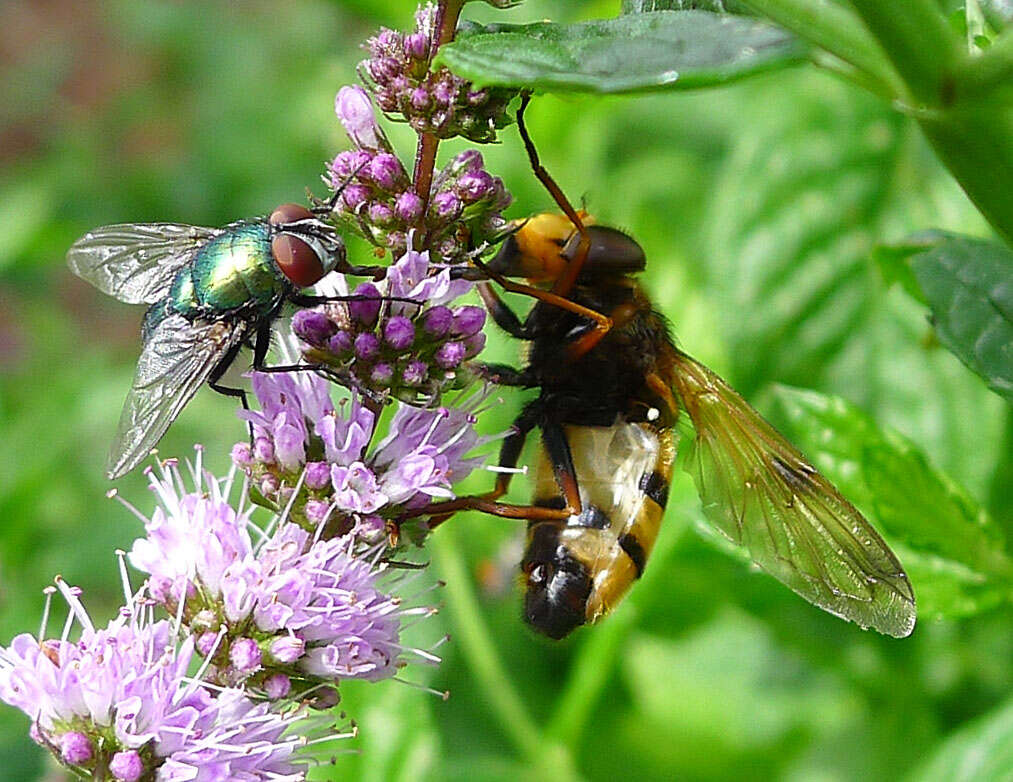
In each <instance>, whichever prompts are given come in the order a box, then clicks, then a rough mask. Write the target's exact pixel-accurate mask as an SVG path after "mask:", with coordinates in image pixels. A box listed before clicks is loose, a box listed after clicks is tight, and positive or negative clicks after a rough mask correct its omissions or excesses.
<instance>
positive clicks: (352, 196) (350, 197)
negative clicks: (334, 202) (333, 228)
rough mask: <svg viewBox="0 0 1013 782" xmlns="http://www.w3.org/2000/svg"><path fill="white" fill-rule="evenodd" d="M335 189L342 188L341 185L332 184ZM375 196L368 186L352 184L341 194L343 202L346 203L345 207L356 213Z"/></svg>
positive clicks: (338, 183)
mask: <svg viewBox="0 0 1013 782" xmlns="http://www.w3.org/2000/svg"><path fill="white" fill-rule="evenodd" d="M332 184H333V185H334V187H335V188H337V187H341V183H340V182H337V183H332ZM372 194H373V191H372V190H370V189H369V188H368V187H366V185H359V184H352V185H348V186H347V187H346V188H345V189H344V191H343V192H342V193H341V200H342V201H344V203H345V206H346V207H347V208H348V209H350V210H351V211H353V212H354V211H356V210H357V209H359V208H360V207H361V206H362V205H363V204H365V203H366V202H367V201H369V197H370V196H371V195H372Z"/></svg>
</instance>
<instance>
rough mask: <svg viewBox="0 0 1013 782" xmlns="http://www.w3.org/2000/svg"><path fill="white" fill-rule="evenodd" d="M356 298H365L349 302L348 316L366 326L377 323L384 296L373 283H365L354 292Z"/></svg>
mask: <svg viewBox="0 0 1013 782" xmlns="http://www.w3.org/2000/svg"><path fill="white" fill-rule="evenodd" d="M352 293H353V294H354V295H355V296H361V297H363V298H360V299H355V300H353V301H350V302H348V314H349V315H351V316H352V318H354V319H355V320H357V321H359V323H362V324H364V325H366V326H372V325H373V324H374V323H376V316H377V315H379V314H380V305H381V304H382V303H383V302H382V300H381V297H382V294H381V293H380V291H379V289H378V288H377V287H376V286H375V285H373V283H371V282H364V283H362V284H361V285H359V286H358V287H356V289H355V290H354V291H353V292H352Z"/></svg>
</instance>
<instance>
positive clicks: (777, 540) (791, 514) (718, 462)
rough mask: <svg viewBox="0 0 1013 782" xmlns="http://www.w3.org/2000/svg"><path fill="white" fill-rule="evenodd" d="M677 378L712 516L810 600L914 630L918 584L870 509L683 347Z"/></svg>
mask: <svg viewBox="0 0 1013 782" xmlns="http://www.w3.org/2000/svg"><path fill="white" fill-rule="evenodd" d="M672 382H673V389H674V390H675V392H676V393H677V394H678V396H679V398H680V400H681V402H682V404H683V407H684V408H685V409H686V411H687V412H688V413H689V416H690V418H691V419H692V421H693V426H694V428H695V429H696V438H695V440H694V441H693V444H692V448H693V450H692V453H691V455H690V458H689V461H688V463H687V469H688V470H689V471H690V473H691V474H692V476H693V480H694V482H695V483H696V487H697V491H698V492H699V493H700V499H701V501H702V502H703V506H704V512H705V514H706V515H707V517H708V519H709V520H710V521H711V523H713V524H714V525H715V526H717V528H718V529H719V530H721V532H723V533H724V534H725V535H727V536H728V537H729V538H730V539H731V540H732V541H733V542H734V543H736V544H738V545H741V546H743V547H744V548H746V549H747V550H748V551H749V554H750V556H751V557H752V558H753V561H755V562H756V564H757V565H759V566H760V567H761V568H763V569H764V570H766V571H767V572H768V573H770V574H771V575H772V576H774V577H775V578H777V579H778V580H779V581H781V582H783V583H784V584H786V585H787V586H789V587H790V588H791V589H793V590H795V591H796V592H797V593H798V594H800V595H801V596H802V597H804V598H805V599H806V600H808V601H809V602H811V603H814V604H816V605H818V606H819V607H820V608H822V609H824V610H826V611H829V612H830V613H832V614H835V615H836V616H839V617H841V618H843V619H849V620H851V621H853V622H856V623H857V624H859V625H861V626H862V627H872V628H874V629H876V630H878V631H879V632H881V633H885V634H886V635H892V636H894V637H896V638H903V637H905V636H907V635H910V633H911V631H912V630H913V629H914V624H915V597H914V591H913V590H912V589H911V584H910V582H909V581H908V579H907V576H906V575H905V574H904V570H903V568H902V567H901V565H900V562H898V561H897V558H896V557H895V556H894V554H893V552H891V551H890V549H889V548H888V547H887V545H886V543H885V542H884V541H883V539H882V538H881V537H880V536H879V534H878V533H877V532H876V531H875V530H874V529H873V528H872V526H871V525H870V524H869V522H868V521H866V520H865V518H864V517H863V516H862V514H861V513H859V512H858V510H857V509H856V508H855V507H854V506H853V505H852V504H851V503H849V502H848V501H847V500H846V499H844V497H842V496H841V494H840V493H839V492H838V491H837V489H835V488H834V487H833V486H832V485H831V484H830V482H829V481H828V480H827V479H826V478H824V477H823V476H822V475H820V474H819V472H817V471H816V469H815V468H814V467H813V466H812V465H811V464H809V462H808V461H806V459H805V457H804V456H803V455H802V454H801V453H800V452H799V451H798V449H796V448H795V447H794V446H792V445H791V444H790V443H789V442H788V441H787V440H785V439H784V438H783V437H782V436H781V435H780V434H778V432H777V431H776V430H775V429H774V427H772V426H771V425H770V424H769V423H767V422H766V421H765V420H764V419H763V418H762V417H760V414H759V413H757V412H756V411H755V410H754V409H753V408H752V407H750V406H749V404H748V403H746V402H745V400H743V399H742V397H740V396H739V395H738V394H737V393H736V392H735V391H734V390H732V389H731V388H730V387H729V386H728V385H727V384H726V383H725V382H724V381H723V380H722V379H721V378H719V377H718V376H717V375H715V374H714V373H713V372H711V371H710V370H709V369H707V367H705V366H703V365H702V364H700V363H699V362H697V361H695V360H693V359H692V358H690V357H689V356H687V355H685V354H683V353H679V354H677V356H676V360H675V366H674V370H673V379H672Z"/></svg>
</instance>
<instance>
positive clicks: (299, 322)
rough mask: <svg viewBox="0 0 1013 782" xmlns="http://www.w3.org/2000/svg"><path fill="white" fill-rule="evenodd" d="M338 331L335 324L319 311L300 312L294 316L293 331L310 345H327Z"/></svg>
mask: <svg viewBox="0 0 1013 782" xmlns="http://www.w3.org/2000/svg"><path fill="white" fill-rule="evenodd" d="M336 330H337V326H335V325H334V322H333V321H332V320H331V319H330V318H328V317H327V316H326V315H324V313H322V312H320V311H319V310H298V311H297V312H296V313H295V315H293V316H292V331H294V332H295V335H296V336H297V337H299V339H301V340H302V341H303V342H307V343H309V344H310V345H315V346H317V347H319V346H322V345H325V344H326V343H327V340H328V339H330V338H331V336H332V335H333V334H334V332H335V331H336Z"/></svg>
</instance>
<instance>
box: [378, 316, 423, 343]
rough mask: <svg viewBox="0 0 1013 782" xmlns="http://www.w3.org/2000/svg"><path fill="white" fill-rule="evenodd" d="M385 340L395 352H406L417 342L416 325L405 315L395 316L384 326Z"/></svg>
mask: <svg viewBox="0 0 1013 782" xmlns="http://www.w3.org/2000/svg"><path fill="white" fill-rule="evenodd" d="M383 338H384V340H386V342H387V344H388V345H390V346H391V347H392V348H394V349H395V350H404V349H405V348H407V347H410V346H411V344H412V342H414V341H415V325H414V324H413V323H412V322H411V320H409V319H408V318H406V317H405V316H404V315H395V316H394V317H392V318H388V319H387V322H386V323H385V324H384V325H383Z"/></svg>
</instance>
